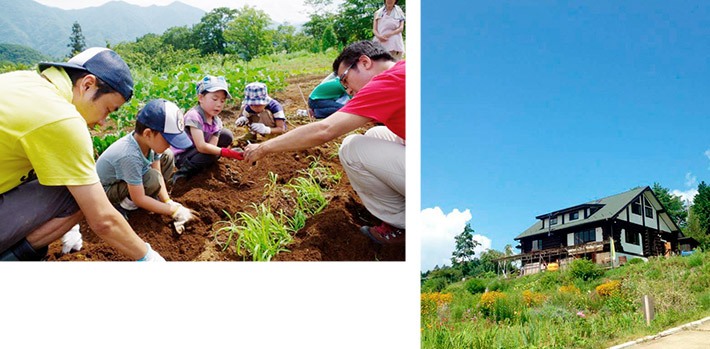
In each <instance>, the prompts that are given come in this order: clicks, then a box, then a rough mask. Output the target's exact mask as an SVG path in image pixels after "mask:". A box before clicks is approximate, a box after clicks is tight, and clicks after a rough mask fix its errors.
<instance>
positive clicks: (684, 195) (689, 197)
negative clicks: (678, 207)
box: [671, 188, 698, 206]
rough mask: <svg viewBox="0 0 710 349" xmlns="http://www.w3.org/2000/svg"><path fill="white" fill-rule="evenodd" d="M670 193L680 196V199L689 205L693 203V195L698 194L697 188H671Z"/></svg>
mask: <svg viewBox="0 0 710 349" xmlns="http://www.w3.org/2000/svg"><path fill="white" fill-rule="evenodd" d="M671 194H672V195H676V196H680V199H681V200H682V201H683V202H684V203H686V205H688V206H690V205H692V204H693V199H694V198H695V195H697V194H698V190H697V189H693V188H691V189H688V190H686V191H680V190H678V189H673V191H671Z"/></svg>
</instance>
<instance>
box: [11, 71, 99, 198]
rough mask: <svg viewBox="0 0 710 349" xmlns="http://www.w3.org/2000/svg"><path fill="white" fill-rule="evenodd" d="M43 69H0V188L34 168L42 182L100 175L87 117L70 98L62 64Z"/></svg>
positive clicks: (84, 180)
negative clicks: (11, 70)
mask: <svg viewBox="0 0 710 349" xmlns="http://www.w3.org/2000/svg"><path fill="white" fill-rule="evenodd" d="M43 74H44V75H45V76H46V77H47V79H49V80H50V81H51V82H50V81H47V79H44V78H43V77H42V76H41V75H39V74H37V73H36V72H32V71H16V72H11V73H6V74H0V194H2V193H5V192H7V191H9V190H11V189H13V188H15V187H17V186H18V185H20V184H21V183H22V182H23V181H25V180H26V179H27V176H28V175H29V174H30V172H31V171H32V170H33V169H34V172H35V173H36V174H37V178H38V179H39V182H40V184H42V185H47V186H73V185H88V184H93V183H96V182H98V181H99V177H98V175H97V174H96V167H95V164H94V151H93V145H92V142H91V135H90V134H89V131H88V129H87V127H86V121H85V120H84V118H83V117H82V116H81V114H79V112H78V111H77V110H76V108H75V107H74V105H73V104H72V103H71V101H72V84H71V80H70V79H69V76H68V75H67V74H66V73H65V72H64V70H63V69H58V68H55V67H52V68H49V69H46V70H45V71H43Z"/></svg>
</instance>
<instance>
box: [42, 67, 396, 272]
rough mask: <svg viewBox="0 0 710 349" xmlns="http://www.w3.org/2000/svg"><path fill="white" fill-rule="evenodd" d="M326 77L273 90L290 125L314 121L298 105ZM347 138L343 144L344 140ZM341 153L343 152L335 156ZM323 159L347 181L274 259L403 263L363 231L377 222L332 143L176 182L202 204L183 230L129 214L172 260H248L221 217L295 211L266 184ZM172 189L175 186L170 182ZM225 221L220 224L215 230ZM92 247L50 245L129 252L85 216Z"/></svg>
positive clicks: (95, 252) (231, 113) (111, 256)
mask: <svg viewBox="0 0 710 349" xmlns="http://www.w3.org/2000/svg"><path fill="white" fill-rule="evenodd" d="M322 78H323V77H322V76H320V75H308V76H297V77H293V78H291V79H289V80H288V82H289V85H288V86H287V87H286V88H285V89H284V90H282V91H276V92H273V93H271V95H272V97H274V98H275V99H277V100H278V101H279V102H281V103H282V105H283V106H284V109H285V113H286V115H287V116H288V121H289V129H293V128H295V127H298V125H301V124H305V123H308V120H307V119H305V118H297V117H295V115H296V110H297V109H305V105H304V102H303V98H302V97H301V93H300V92H299V89H298V85H300V87H301V89H302V90H303V94H304V95H305V96H308V94H309V93H310V92H311V90H312V89H313V88H314V87H315V86H316V85H317V84H318V83H319V82H320V80H321V79H322ZM237 112H238V108H237V107H235V106H232V107H229V108H227V109H226V110H225V111H223V112H222V113H221V115H220V116H221V117H222V120H223V121H224V125H226V127H228V128H230V129H232V131H233V132H234V133H235V137H238V136H239V135H241V134H243V133H244V131H243V130H242V129H239V130H238V129H236V127H235V126H234V121H235V120H236V115H235V114H236V113H237ZM342 138H344V137H340V138H338V139H336V140H335V142H338V143H340V142H341V141H342ZM333 154H335V155H333ZM309 156H315V157H317V158H318V157H319V158H320V163H321V164H322V165H324V166H325V167H328V168H330V169H331V170H333V171H340V172H343V177H342V179H341V181H340V182H339V183H338V184H337V185H334V186H333V187H332V188H331V189H330V190H328V191H327V192H326V195H327V197H328V198H329V199H330V202H329V204H328V205H327V206H326V208H325V209H323V211H321V212H320V213H318V214H317V215H315V216H313V217H310V218H309V219H308V220H307V221H306V226H305V227H304V228H302V229H300V230H299V231H298V232H297V233H296V234H295V235H294V242H293V243H292V244H290V245H288V246H286V248H288V249H289V251H290V252H282V253H280V254H278V255H276V257H274V259H273V260H278V261H375V260H388V261H403V260H404V259H405V254H404V246H379V245H377V244H375V243H374V242H372V241H371V240H370V239H369V238H368V237H366V236H364V235H363V234H362V233H360V231H359V228H360V226H362V225H376V224H379V220H377V219H376V218H375V217H373V216H372V215H371V214H370V213H369V212H368V211H367V209H365V207H364V206H363V205H362V202H361V201H360V198H359V197H358V196H357V194H356V193H355V191H354V190H353V189H352V187H351V186H350V182H349V180H348V179H347V175H345V174H344V171H343V168H342V166H341V164H340V160H339V159H338V157H337V145H336V144H335V143H334V142H328V143H326V144H324V145H321V146H318V147H315V148H312V149H308V150H304V151H300V152H293V153H281V154H273V155H271V156H269V157H267V158H265V159H262V160H260V161H258V162H257V163H256V164H255V165H254V166H251V165H250V164H247V163H245V162H243V161H237V160H232V159H220V160H219V161H218V164H216V165H215V166H213V167H211V168H209V169H207V170H206V171H204V172H202V173H200V174H198V175H197V176H195V177H194V178H191V179H190V180H188V181H184V182H182V183H179V184H178V185H176V186H175V187H174V188H171V190H172V193H171V197H172V199H173V200H175V201H177V202H180V203H182V204H183V205H185V206H186V207H189V208H191V209H193V210H195V211H196V212H197V213H198V218H197V219H195V220H194V221H192V222H190V223H188V225H187V229H186V231H185V232H184V233H183V234H180V235H179V234H177V233H176V232H175V230H174V228H173V227H172V225H171V223H170V220H169V219H168V217H166V216H162V215H158V214H151V213H148V212H146V211H144V210H138V211H134V212H130V213H129V222H130V224H131V226H132V227H133V229H134V230H135V231H136V233H137V234H138V235H139V236H140V237H141V238H142V239H143V240H145V241H146V242H148V243H150V245H151V246H152V247H153V249H155V250H156V251H158V252H159V253H160V254H161V255H162V256H163V257H164V258H165V259H166V260H168V261H195V260H196V261H241V260H243V259H246V260H251V258H250V257H248V256H247V257H244V256H240V255H237V254H236V252H235V251H234V249H233V248H231V247H230V248H227V249H226V250H223V248H222V247H223V244H221V243H219V242H218V241H224V240H225V239H224V236H220V237H218V238H216V237H215V231H216V230H217V229H218V228H219V227H221V226H222V225H220V224H219V223H218V222H219V221H224V220H226V219H227V216H226V214H225V213H224V212H225V211H226V212H228V213H229V214H230V215H234V214H235V213H236V212H249V213H253V211H254V209H253V208H252V207H251V205H252V204H253V203H255V204H260V203H268V204H269V205H270V207H271V208H272V210H279V209H281V210H283V211H284V212H286V213H290V212H291V210H292V207H293V205H292V202H291V201H289V199H287V198H286V197H284V196H283V195H278V194H276V193H277V192H278V190H274V191H272V192H271V193H270V194H269V195H266V196H265V195H264V191H265V190H264V185H265V184H267V182H268V173H269V172H270V171H271V172H274V173H276V174H278V181H277V183H278V184H280V185H283V184H286V183H288V181H289V180H290V179H292V178H294V177H297V176H299V174H298V171H299V170H303V169H305V168H307V167H308V165H309V164H310V163H311V161H312V159H313V158H312V157H311V158H309ZM169 188H170V186H169ZM215 227H217V228H215ZM81 232H82V234H83V236H84V245H83V248H82V250H81V251H79V252H74V253H70V254H67V255H62V254H61V242H60V241H57V242H54V243H53V244H52V245H50V249H49V256H48V260H60V261H77V260H79V261H84V260H93V261H118V260H126V257H125V256H123V255H121V254H120V253H119V252H118V251H116V250H115V249H113V248H112V247H110V246H108V244H106V243H105V242H104V241H103V240H101V239H100V238H99V237H98V236H97V235H96V234H95V233H93V232H92V231H91V230H90V229H89V227H88V226H87V225H86V223H85V222H82V224H81Z"/></svg>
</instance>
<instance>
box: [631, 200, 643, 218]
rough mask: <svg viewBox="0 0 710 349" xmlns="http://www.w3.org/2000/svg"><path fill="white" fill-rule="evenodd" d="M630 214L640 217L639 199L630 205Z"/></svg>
mask: <svg viewBox="0 0 710 349" xmlns="http://www.w3.org/2000/svg"><path fill="white" fill-rule="evenodd" d="M631 212H633V213H635V214H637V215H641V198H640V197H639V198H637V199H636V200H634V202H632V203H631Z"/></svg>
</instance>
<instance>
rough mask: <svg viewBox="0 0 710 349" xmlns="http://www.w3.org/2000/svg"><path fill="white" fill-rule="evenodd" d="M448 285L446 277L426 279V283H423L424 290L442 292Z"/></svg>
mask: <svg viewBox="0 0 710 349" xmlns="http://www.w3.org/2000/svg"><path fill="white" fill-rule="evenodd" d="M446 285H448V283H447V282H446V279H444V278H433V279H429V280H427V281H424V284H423V285H422V292H430V293H431V292H441V291H442V290H444V288H446Z"/></svg>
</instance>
